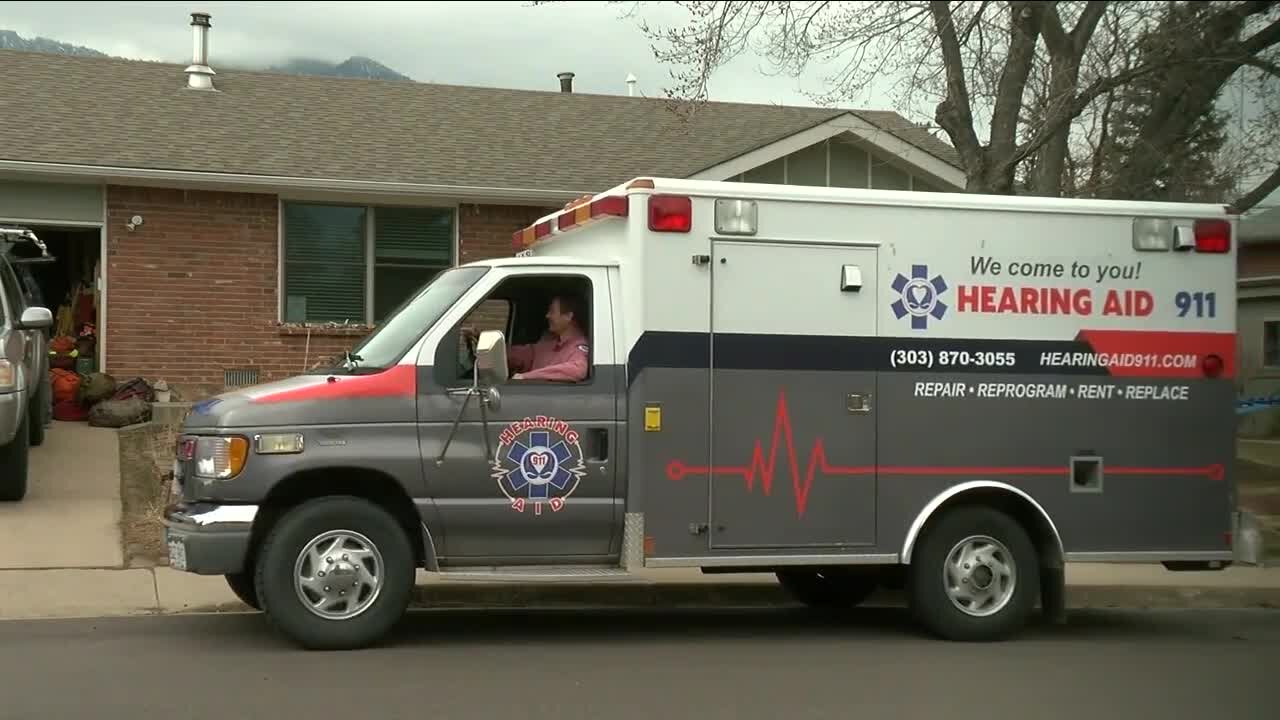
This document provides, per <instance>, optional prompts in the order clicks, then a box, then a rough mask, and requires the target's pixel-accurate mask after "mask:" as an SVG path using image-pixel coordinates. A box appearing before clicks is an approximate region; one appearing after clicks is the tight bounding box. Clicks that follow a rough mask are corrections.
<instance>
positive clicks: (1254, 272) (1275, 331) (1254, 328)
mask: <svg viewBox="0 0 1280 720" xmlns="http://www.w3.org/2000/svg"><path fill="white" fill-rule="evenodd" d="M1239 238H1240V249H1239V265H1238V268H1239V269H1238V276H1239V280H1238V283H1239V287H1238V290H1237V292H1238V305H1237V312H1236V328H1237V332H1238V338H1237V343H1238V345H1239V353H1240V370H1241V379H1240V390H1241V392H1242V393H1244V394H1246V395H1269V394H1273V393H1276V392H1280V207H1277V208H1268V209H1260V210H1256V211H1254V212H1250V213H1248V214H1246V215H1245V216H1244V217H1243V218H1241V220H1240V230H1239ZM1247 420H1248V422H1247V423H1246V427H1244V428H1242V431H1245V432H1254V431H1259V430H1260V429H1261V428H1259V427H1254V426H1256V425H1258V422H1260V421H1263V420H1265V421H1266V423H1268V424H1271V423H1273V422H1274V423H1276V424H1277V425H1280V420H1275V419H1274V414H1272V413H1264V414H1261V415H1259V416H1257V418H1248V419H1247Z"/></svg>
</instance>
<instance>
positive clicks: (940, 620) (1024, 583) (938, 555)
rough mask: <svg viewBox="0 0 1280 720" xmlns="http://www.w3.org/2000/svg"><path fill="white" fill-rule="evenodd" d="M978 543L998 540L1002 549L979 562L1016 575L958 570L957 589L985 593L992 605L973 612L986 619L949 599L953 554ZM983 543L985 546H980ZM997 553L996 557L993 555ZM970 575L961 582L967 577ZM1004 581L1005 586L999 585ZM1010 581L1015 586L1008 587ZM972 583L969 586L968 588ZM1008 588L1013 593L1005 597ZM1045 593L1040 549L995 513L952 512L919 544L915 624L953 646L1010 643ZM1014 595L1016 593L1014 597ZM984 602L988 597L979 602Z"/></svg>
mask: <svg viewBox="0 0 1280 720" xmlns="http://www.w3.org/2000/svg"><path fill="white" fill-rule="evenodd" d="M973 538H985V539H986V540H994V541H995V542H996V543H998V544H999V545H1002V546H1003V549H1001V548H999V547H998V546H992V545H989V544H988V545H986V546H985V548H986V549H979V551H978V554H977V556H976V558H975V559H978V560H985V559H991V558H994V559H996V560H1003V561H1004V567H1006V568H1009V569H1011V570H1012V573H1003V572H998V571H993V566H992V565H991V564H989V563H975V562H970V563H969V564H970V566H971V567H970V568H969V570H968V571H965V570H964V568H963V566H960V567H957V573H959V574H957V575H955V576H954V577H955V578H956V581H955V582H956V587H957V588H961V589H963V588H968V587H977V586H978V584H980V583H983V582H987V581H988V580H989V582H987V584H986V586H985V587H988V588H992V589H993V590H994V592H992V593H990V594H985V597H986V598H987V599H990V600H992V601H993V602H989V603H987V604H985V606H984V605H983V604H982V603H981V602H971V603H970V605H971V606H973V605H977V606H978V607H975V608H973V609H974V610H975V611H978V612H985V613H987V614H985V615H983V616H978V615H975V614H971V612H968V611H966V610H963V609H961V607H960V604H958V603H957V602H953V600H952V598H951V596H950V595H949V594H948V591H947V585H948V582H947V580H946V578H947V571H946V570H945V565H946V563H947V562H948V558H949V556H951V554H952V552H953V550H956V551H958V550H959V549H960V548H961V546H963V545H964V544H965V543H966V542H968V541H970V540H971V539H973ZM978 542H979V543H981V542H983V541H982V540H979V541H978ZM993 550H994V551H995V552H994V553H993V552H992V551H993ZM965 572H968V573H970V574H969V575H968V576H967V577H962V575H963V573H965ZM1001 577H1004V578H1005V580H1006V581H1005V582H997V581H998V580H999V579H1000V578H1001ZM1009 579H1011V580H1012V582H1007V580H1009ZM965 580H967V582H965ZM1001 588H1004V589H1005V590H1006V591H1008V592H1004V593H1001V592H1000V589H1001ZM1039 588H1040V566H1039V563H1038V560H1037V555H1036V550H1035V545H1034V544H1033V543H1032V542H1031V538H1030V536H1029V535H1028V534H1027V531H1026V530H1024V529H1023V528H1022V526H1021V525H1019V524H1018V522H1017V521H1016V520H1014V519H1013V518H1011V517H1009V516H1008V515H1005V514H1004V513H1002V512H999V511H997V510H993V509H991V508H986V507H979V506H970V507H958V508H955V509H953V510H949V511H947V512H946V514H945V515H943V516H942V517H941V518H939V520H938V521H937V523H936V524H934V525H933V526H932V527H930V528H929V529H928V530H926V532H925V534H924V536H922V537H921V538H920V540H919V544H918V545H917V547H916V550H915V553H914V556H913V557H912V560H911V569H910V572H909V573H908V588H907V590H908V597H909V598H910V604H911V611H912V614H913V615H914V616H915V618H916V621H917V622H919V623H921V624H922V625H923V626H924V627H925V628H926V629H927V630H929V631H930V632H931V633H933V634H934V635H936V636H938V637H940V638H943V639H946V640H954V641H962V642H989V641H996V640H1003V639H1006V638H1008V637H1010V636H1012V635H1014V634H1015V633H1017V632H1018V631H1020V630H1021V629H1022V628H1023V626H1024V625H1025V624H1026V622H1027V618H1028V617H1029V616H1030V614H1031V612H1032V610H1033V609H1034V606H1035V602H1036V598H1037V595H1038V593H1039ZM1010 589H1011V591H1009V590H1010ZM974 597H976V598H979V600H981V599H982V598H983V597H984V595H977V596H974Z"/></svg>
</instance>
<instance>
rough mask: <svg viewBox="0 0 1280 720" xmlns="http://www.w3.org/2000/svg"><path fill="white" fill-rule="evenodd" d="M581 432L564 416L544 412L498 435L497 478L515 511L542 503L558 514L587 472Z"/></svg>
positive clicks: (538, 508) (536, 509)
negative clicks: (580, 438)
mask: <svg viewBox="0 0 1280 720" xmlns="http://www.w3.org/2000/svg"><path fill="white" fill-rule="evenodd" d="M578 439H579V438H578V432H577V431H576V430H574V429H573V428H572V427H570V426H569V424H568V423H566V422H564V421H563V420H557V419H556V418H553V417H547V416H545V415H539V416H537V417H535V418H525V419H523V420H518V421H516V422H513V423H511V424H510V425H508V426H507V427H505V428H503V430H502V433H501V434H499V436H498V448H497V450H496V451H495V452H494V456H493V465H492V468H493V479H494V480H496V481H497V483H498V489H500V490H501V491H502V494H504V495H506V496H507V499H508V500H510V501H511V509H512V510H515V511H516V512H521V513H522V512H524V511H525V510H527V509H528V508H529V506H531V505H532V506H533V513H534V514H535V515H541V514H542V506H543V505H546V506H548V507H550V508H551V511H552V512H559V511H560V510H561V509H563V508H564V504H565V501H566V500H568V499H569V496H571V495H573V493H574V491H575V490H577V489H578V483H580V482H582V478H583V476H584V475H586V474H587V470H586V463H585V462H583V458H582V447H581V445H579V444H578Z"/></svg>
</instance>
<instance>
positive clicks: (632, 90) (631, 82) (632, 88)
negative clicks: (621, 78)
mask: <svg viewBox="0 0 1280 720" xmlns="http://www.w3.org/2000/svg"><path fill="white" fill-rule="evenodd" d="M635 94H636V76H635V74H634V73H627V97H635Z"/></svg>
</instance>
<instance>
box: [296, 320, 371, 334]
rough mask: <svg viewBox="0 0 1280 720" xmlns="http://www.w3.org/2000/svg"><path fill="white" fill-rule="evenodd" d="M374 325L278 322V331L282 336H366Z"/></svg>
mask: <svg viewBox="0 0 1280 720" xmlns="http://www.w3.org/2000/svg"><path fill="white" fill-rule="evenodd" d="M373 329H374V326H373V325H333V324H328V323H320V324H315V325H304V324H299V323H277V324H276V331H277V332H278V333H279V334H280V335H282V336H306V335H310V336H311V337H364V336H365V335H368V334H369V333H371V332H373Z"/></svg>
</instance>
